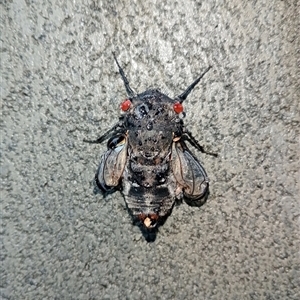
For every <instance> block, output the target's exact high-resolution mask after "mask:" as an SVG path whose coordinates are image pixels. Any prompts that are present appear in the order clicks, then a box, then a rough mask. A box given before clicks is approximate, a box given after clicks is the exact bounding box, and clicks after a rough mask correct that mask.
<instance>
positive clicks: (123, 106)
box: [120, 99, 131, 111]
mask: <svg viewBox="0 0 300 300" xmlns="http://www.w3.org/2000/svg"><path fill="white" fill-rule="evenodd" d="M130 105H131V101H130V100H129V99H126V100H124V101H123V102H122V103H121V105H120V107H121V109H122V110H123V111H126V110H128V109H129V107H130Z"/></svg>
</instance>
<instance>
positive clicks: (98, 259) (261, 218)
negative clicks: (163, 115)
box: [0, 0, 300, 299]
mask: <svg viewBox="0 0 300 300" xmlns="http://www.w3.org/2000/svg"><path fill="white" fill-rule="evenodd" d="M108 2H109V3H108ZM243 2H244V3H243ZM0 5H1V27H2V28H1V99H2V118H1V179H2V183H1V184H2V187H1V189H2V192H1V203H2V204H1V223H2V224H1V226H2V228H1V272H0V273H1V298H2V299H299V298H300V293H299V286H300V280H299V278H300V273H299V268H300V267H299V264H300V257H299V229H300V228H299V227H300V226H299V225H300V222H299V215H300V214H299V206H300V203H299V69H297V59H298V63H299V52H297V51H299V50H298V49H299V37H298V36H297V26H299V24H298V19H297V10H298V11H299V6H298V7H297V5H298V4H297V1H236V0H233V1H226V2H224V1H190V0H184V1H183V0H179V1H171V0H167V1H145V2H143V1H121V2H117V1H52V0H50V1H22V0H18V1H1V4H0ZM112 51H116V53H117V56H118V58H119V60H120V62H121V63H122V65H123V67H124V69H125V70H126V74H127V76H128V78H129V80H130V82H131V85H132V87H134V88H135V89H136V90H138V91H140V92H142V91H143V90H145V89H146V88H148V87H159V88H161V90H162V91H164V92H166V93H167V94H168V95H170V96H172V97H173V96H175V95H178V94H179V93H180V92H182V91H183V90H184V88H185V87H187V85H188V84H190V83H191V82H192V80H193V79H194V78H196V76H198V75H199V74H200V73H201V72H202V71H203V70H204V69H205V68H206V67H207V66H208V65H212V66H213V70H211V71H210V72H209V73H208V74H207V75H206V76H205V78H204V79H203V80H202V82H201V84H200V85H199V86H197V88H196V89H195V90H194V91H193V93H192V94H191V95H190V96H189V98H188V101H186V103H185V109H186V112H187V117H186V123H187V124H188V126H189V129H190V130H191V131H192V133H193V134H194V135H195V136H196V137H197V138H198V140H199V141H200V143H201V144H202V145H203V146H205V147H206V148H207V149H208V150H211V151H216V152H218V153H219V157H218V158H217V159H216V158H213V157H209V156H205V155H203V154H201V153H197V156H198V157H199V158H200V160H201V161H202V162H203V165H204V167H205V169H206V171H207V173H208V174H209V177H210V180H211V194H210V197H209V199H208V201H207V203H206V204H205V205H204V206H202V207H201V208H192V207H189V206H187V205H184V204H183V205H181V206H179V207H176V208H175V209H174V211H173V213H172V215H171V216H170V217H169V219H168V220H167V222H166V223H165V225H164V226H163V227H161V228H160V232H159V234H158V236H157V239H156V241H155V242H154V243H147V242H146V241H145V240H144V238H143V236H142V235H141V233H140V231H139V228H138V227H136V226H133V225H132V223H131V219H130V217H129V215H128V213H127V211H126V209H125V205H124V201H123V199H122V197H121V195H120V194H119V193H115V194H112V195H110V196H109V197H107V198H106V199H104V198H103V197H102V196H101V195H100V194H96V195H94V194H93V185H92V180H93V176H94V172H95V170H96V168H97V164H98V162H99V158H100V155H101V153H102V152H103V151H104V150H105V143H104V144H103V145H89V144H85V143H83V142H82V140H83V138H85V137H86V138H95V137H97V136H99V135H100V134H101V133H103V132H104V131H105V130H106V129H108V128H109V127H110V126H111V125H112V124H114V123H115V122H116V120H117V119H118V117H119V115H120V111H119V104H120V102H121V101H122V100H123V99H124V97H125V96H126V93H125V90H124V87H123V84H122V81H121V79H120V77H119V75H118V73H117V68H116V66H115V64H114V61H113V57H112V55H111V53H112ZM297 72H298V74H297ZM297 76H298V77H297ZM297 80H298V81H297ZM193 151H194V152H195V150H193Z"/></svg>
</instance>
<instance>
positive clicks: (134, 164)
mask: <svg viewBox="0 0 300 300" xmlns="http://www.w3.org/2000/svg"><path fill="white" fill-rule="evenodd" d="M173 104H174V100H172V99H170V98H168V97H167V96H166V95H164V94H162V93H160V92H159V91H157V90H153V91H147V92H145V93H143V94H141V95H138V96H137V97H136V99H133V100H132V107H131V108H130V110H129V111H127V112H126V118H125V123H126V128H127V130H128V161H127V164H126V167H125V170H124V174H123V180H122V186H123V194H124V196H125V201H126V204H127V207H128V208H129V210H130V211H131V213H132V215H133V216H134V217H137V218H138V219H140V220H141V221H142V223H143V224H144V225H145V226H146V227H148V228H151V227H154V226H156V224H157V223H158V222H159V221H160V219H161V218H163V217H165V216H166V215H168V214H169V213H170V211H171V209H172V207H173V204H174V201H175V191H176V180H175V178H174V176H173V172H172V169H171V165H170V160H171V151H172V142H173V136H174V130H177V129H176V128H177V126H178V124H179V120H178V116H177V115H176V113H175V112H174V110H173Z"/></svg>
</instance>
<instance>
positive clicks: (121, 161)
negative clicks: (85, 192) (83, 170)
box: [96, 134, 128, 192]
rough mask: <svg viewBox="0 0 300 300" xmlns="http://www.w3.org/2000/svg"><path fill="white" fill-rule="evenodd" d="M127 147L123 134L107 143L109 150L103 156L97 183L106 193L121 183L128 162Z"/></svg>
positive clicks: (97, 174)
mask: <svg viewBox="0 0 300 300" xmlns="http://www.w3.org/2000/svg"><path fill="white" fill-rule="evenodd" d="M127 145H128V142H127V137H126V136H125V135H123V134H122V135H119V136H116V137H112V138H111V139H110V140H109V141H108V143H107V147H108V150H107V151H106V152H105V153H104V154H103V155H102V157H101V161H100V165H99V168H98V171H97V173H96V183H97V185H98V187H99V188H100V189H101V190H103V191H104V192H108V191H111V190H113V189H114V188H115V187H117V186H118V185H119V183H120V179H121V177H122V174H123V171H124V168H125V165H126V160H127Z"/></svg>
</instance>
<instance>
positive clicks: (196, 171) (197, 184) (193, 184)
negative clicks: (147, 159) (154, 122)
mask: <svg viewBox="0 0 300 300" xmlns="http://www.w3.org/2000/svg"><path fill="white" fill-rule="evenodd" d="M171 165H172V170H173V174H174V176H175V178H176V181H177V183H178V184H179V186H180V187H181V188H182V190H183V195H184V199H185V201H186V202H187V203H188V204H189V205H193V206H199V205H202V204H203V203H204V202H205V201H206V198H207V196H208V192H209V183H208V182H209V180H208V178H207V175H206V172H205V170H204V168H203V167H202V165H201V164H200V162H199V161H198V160H197V159H196V158H195V157H194V156H193V154H192V153H191V152H190V151H189V149H188V148H187V146H186V145H185V143H184V142H183V141H181V140H179V141H177V142H173V144H172V155H171Z"/></svg>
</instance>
